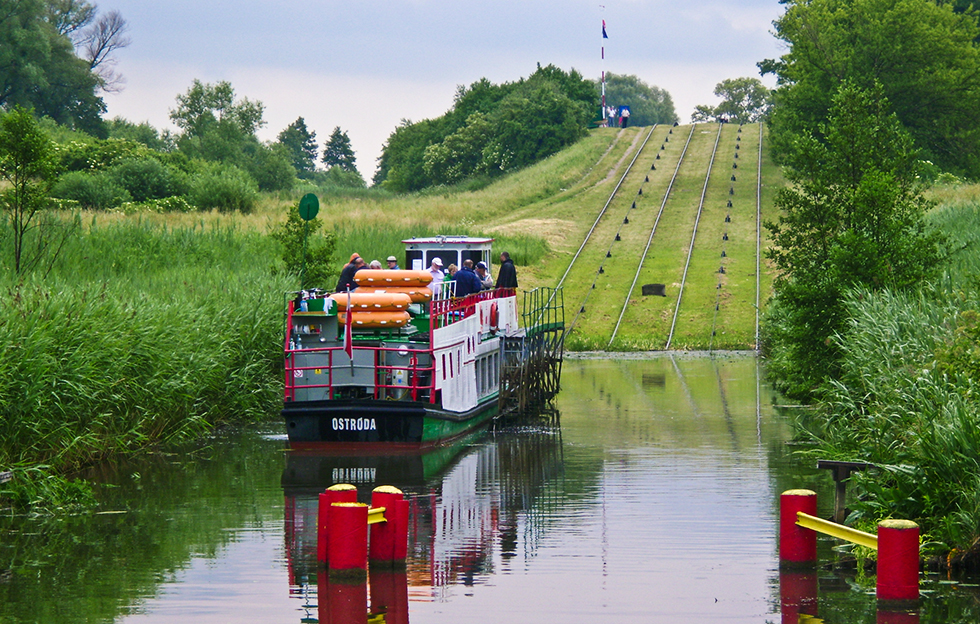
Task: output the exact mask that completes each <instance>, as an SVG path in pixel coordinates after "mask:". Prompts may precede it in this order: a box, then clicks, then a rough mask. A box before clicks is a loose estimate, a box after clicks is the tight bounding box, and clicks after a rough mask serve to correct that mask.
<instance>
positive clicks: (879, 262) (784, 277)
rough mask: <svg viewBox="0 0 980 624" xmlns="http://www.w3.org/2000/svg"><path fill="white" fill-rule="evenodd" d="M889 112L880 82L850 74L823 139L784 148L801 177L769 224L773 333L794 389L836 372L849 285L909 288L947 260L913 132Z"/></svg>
mask: <svg viewBox="0 0 980 624" xmlns="http://www.w3.org/2000/svg"><path fill="white" fill-rule="evenodd" d="M887 111H888V101H887V100H886V99H885V98H884V97H883V95H882V94H881V91H880V88H879V89H877V90H875V91H872V92H870V93H869V92H865V91H863V90H861V89H859V88H857V87H855V86H854V85H852V84H849V83H845V84H844V85H843V86H842V87H841V88H840V91H839V92H838V94H837V95H836V96H835V99H834V107H833V109H832V110H831V114H830V118H829V121H828V123H827V124H826V125H822V126H821V127H820V131H821V134H822V136H823V137H824V140H825V143H824V142H821V141H820V140H818V139H817V138H816V137H815V136H813V134H810V133H804V134H803V135H802V136H800V137H798V138H797V139H796V141H795V143H794V146H795V151H794V152H793V153H792V154H789V155H787V156H786V159H787V162H788V164H789V169H788V171H787V177H788V178H789V179H790V181H791V182H793V184H794V186H792V187H787V188H784V189H781V190H780V191H779V192H778V193H777V195H776V200H775V204H776V206H777V207H778V208H780V209H782V211H783V212H782V215H781V216H780V218H779V220H778V222H776V223H771V222H770V223H766V227H767V228H769V230H770V231H771V232H772V239H773V243H774V246H773V247H772V248H771V249H769V250H768V251H767V253H766V255H767V257H769V258H770V259H771V260H772V261H773V263H774V264H775V266H776V268H777V270H778V271H779V272H780V276H779V278H778V279H777V283H776V295H775V298H774V302H775V305H774V306H773V309H772V311H771V312H770V313H769V314H768V316H767V324H768V325H769V328H768V329H767V338H768V339H769V344H768V348H769V349H770V350H771V352H772V353H773V354H774V363H775V367H774V369H773V370H774V372H775V373H776V376H777V377H778V378H780V379H781V380H782V382H781V383H782V386H783V390H785V391H787V392H789V393H791V394H793V395H795V396H801V395H805V394H806V393H808V392H809V391H810V390H812V389H813V388H815V387H816V386H817V385H819V384H820V383H821V382H822V381H823V380H826V379H828V378H833V377H835V376H836V374H837V366H838V362H839V359H840V354H839V347H838V345H837V344H836V343H835V341H834V338H835V335H836V334H843V333H845V332H846V331H847V327H846V322H847V319H848V315H847V313H846V310H845V308H844V301H843V294H844V292H845V291H846V290H847V289H848V288H851V287H854V286H864V287H869V288H882V287H887V288H899V289H902V288H910V287H913V286H915V285H917V284H918V283H919V282H920V281H921V280H923V279H925V278H927V277H928V276H929V275H931V274H932V273H933V272H934V271H935V269H936V266H937V262H938V260H939V259H940V247H939V243H940V241H939V239H938V238H937V237H936V236H932V235H927V234H926V233H925V228H924V223H923V220H922V219H923V215H924V213H925V210H926V209H927V208H928V207H929V203H928V202H927V201H926V200H925V199H924V198H923V197H922V195H921V193H920V190H919V188H918V186H917V181H916V173H917V169H916V164H917V160H916V158H915V154H914V152H913V151H912V147H911V140H910V139H909V137H908V135H907V134H906V133H905V132H904V131H903V130H902V128H901V125H900V124H899V122H898V120H897V119H896V118H895V116H894V115H890V114H889V113H888V112H887Z"/></svg>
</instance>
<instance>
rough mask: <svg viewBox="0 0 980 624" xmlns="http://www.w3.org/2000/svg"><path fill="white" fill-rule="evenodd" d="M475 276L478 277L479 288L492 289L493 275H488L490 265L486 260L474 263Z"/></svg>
mask: <svg viewBox="0 0 980 624" xmlns="http://www.w3.org/2000/svg"><path fill="white" fill-rule="evenodd" d="M476 276H477V277H479V278H480V289H481V290H493V276H492V275H490V267H488V266H487V263H486V262H482V261H481V262H477V263H476Z"/></svg>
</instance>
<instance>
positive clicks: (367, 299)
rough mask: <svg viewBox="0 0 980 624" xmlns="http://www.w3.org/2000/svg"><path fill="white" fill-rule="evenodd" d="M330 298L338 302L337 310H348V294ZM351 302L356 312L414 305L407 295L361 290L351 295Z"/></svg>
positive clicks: (386, 309)
mask: <svg viewBox="0 0 980 624" xmlns="http://www.w3.org/2000/svg"><path fill="white" fill-rule="evenodd" d="M426 290H428V289H426ZM330 298H331V299H333V300H334V301H336V302H337V309H339V310H341V311H343V310H346V309H347V303H348V295H347V293H334V294H332V295H330ZM349 300H350V307H351V308H352V309H354V310H358V311H360V310H364V311H368V310H371V311H378V312H383V311H388V312H390V311H393V310H405V309H407V308H408V306H409V305H411V303H412V298H411V296H409V295H408V294H407V293H387V292H360V290H358V292H352V293H350V296H349Z"/></svg>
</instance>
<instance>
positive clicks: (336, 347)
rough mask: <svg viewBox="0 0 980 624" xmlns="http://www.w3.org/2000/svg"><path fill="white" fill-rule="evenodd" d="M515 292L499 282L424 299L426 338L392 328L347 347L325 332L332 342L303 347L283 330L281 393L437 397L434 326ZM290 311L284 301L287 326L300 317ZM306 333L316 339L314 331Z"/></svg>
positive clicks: (332, 396)
mask: <svg viewBox="0 0 980 624" xmlns="http://www.w3.org/2000/svg"><path fill="white" fill-rule="evenodd" d="M515 294H516V293H515V290H514V289H507V288H498V289H494V290H486V291H481V292H479V293H473V294H471V295H467V296H465V297H456V298H447V299H434V300H433V301H431V302H430V303H429V304H428V311H429V336H428V341H427V342H424V341H419V342H414V341H411V340H409V341H398V342H389V340H390V339H392V338H395V337H397V336H399V334H397V333H396V332H394V331H392V332H391V333H390V334H387V333H385V332H376V333H375V334H373V335H370V336H368V335H365V334H362V333H357V334H353V335H352V338H353V339H352V341H351V345H350V347H349V348H348V347H347V345H345V344H344V342H343V341H338V340H337V339H335V338H333V337H330V338H329V342H330V343H331V344H325V345H324V344H319V343H317V342H313V343H312V345H311V344H309V343H307V344H304V345H303V346H302V348H290V346H291V345H290V338H291V335H292V332H291V331H287V332H285V342H284V344H283V351H284V353H285V389H284V398H285V400H286V401H296V400H297V393H298V392H303V393H305V396H306V397H307V398H306V399H304V400H310V399H309V398H308V397H309V396H310V395H311V393H312V394H315V395H317V396H319V397H322V400H327V399H335V398H341V397H344V396H356V397H359V398H364V399H373V400H393V401H394V400H407V401H420V402H427V403H437V402H438V401H439V396H438V394H439V393H438V391H437V390H436V387H435V386H436V373H435V370H436V365H435V357H434V349H433V346H432V345H433V332H435V331H436V330H437V329H439V328H441V327H446V326H449V325H452V324H454V323H457V322H459V321H461V320H463V319H465V318H468V317H470V316H472V315H474V314H476V310H477V308H478V306H479V304H480V302H483V301H488V300H494V299H499V298H503V297H511V296H514V295H515ZM294 312H295V311H294V302H293V301H289V302H287V316H288V319H287V327H288V328H289V329H290V330H291V329H293V328H294V327H295V326H296V324H298V323H299V322H301V321H297V318H298V317H296V316H294ZM304 317H305V315H304ZM339 333H340V335H341V336H342V335H343V334H344V330H343V325H339ZM307 336H310V335H308V334H307ZM301 337H302V336H301ZM320 338H325V337H324V336H320ZM310 339H312V340H316V339H317V338H316V334H313V335H312V336H310ZM386 342H387V344H379V343H386ZM338 343H339V344H338ZM348 350H349V353H350V357H349V356H348ZM321 379H322V380H321ZM300 380H302V381H300ZM311 381H312V383H310V382H311Z"/></svg>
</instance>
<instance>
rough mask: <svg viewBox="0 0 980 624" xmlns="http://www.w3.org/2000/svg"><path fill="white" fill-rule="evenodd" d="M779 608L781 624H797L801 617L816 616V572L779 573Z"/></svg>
mask: <svg viewBox="0 0 980 624" xmlns="http://www.w3.org/2000/svg"><path fill="white" fill-rule="evenodd" d="M779 607H780V613H781V615H782V619H781V622H782V624H799V623H800V622H801V621H802V618H801V617H800V616H801V615H809V616H812V617H814V618H815V617H816V616H817V573H816V571H782V572H780V573H779Z"/></svg>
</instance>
